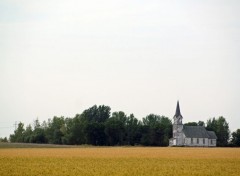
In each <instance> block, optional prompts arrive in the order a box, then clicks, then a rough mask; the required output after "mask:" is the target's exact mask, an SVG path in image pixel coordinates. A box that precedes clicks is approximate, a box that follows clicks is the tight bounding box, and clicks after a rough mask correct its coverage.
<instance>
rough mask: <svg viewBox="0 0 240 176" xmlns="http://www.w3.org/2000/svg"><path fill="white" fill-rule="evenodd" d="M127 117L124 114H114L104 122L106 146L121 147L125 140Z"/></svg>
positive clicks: (120, 112)
mask: <svg viewBox="0 0 240 176" xmlns="http://www.w3.org/2000/svg"><path fill="white" fill-rule="evenodd" d="M126 120H127V116H126V115H125V113H124V112H122V111H119V112H114V113H113V114H112V117H111V118H109V119H108V120H107V121H106V124H105V134H106V136H107V139H108V140H107V143H108V145H123V144H124V140H125V124H126Z"/></svg>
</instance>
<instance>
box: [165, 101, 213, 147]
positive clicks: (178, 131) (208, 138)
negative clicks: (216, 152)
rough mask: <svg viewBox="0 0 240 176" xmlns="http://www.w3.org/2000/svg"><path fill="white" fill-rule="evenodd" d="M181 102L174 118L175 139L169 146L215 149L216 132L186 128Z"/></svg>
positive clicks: (198, 128)
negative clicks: (183, 122) (183, 121)
mask: <svg viewBox="0 0 240 176" xmlns="http://www.w3.org/2000/svg"><path fill="white" fill-rule="evenodd" d="M182 119H183V117H182V115H181V112H180V107H179V102H177V108H176V113H175V115H174V117H173V120H174V122H173V138H171V139H170V140H169V146H196V147H215V146H216V143H217V136H216V134H215V132H214V131H207V130H206V129H205V127H203V126H184V125H183V124H182Z"/></svg>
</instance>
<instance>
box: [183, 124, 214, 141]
mask: <svg viewBox="0 0 240 176" xmlns="http://www.w3.org/2000/svg"><path fill="white" fill-rule="evenodd" d="M183 133H184V134H185V136H186V137H188V138H209V139H217V136H216V135H215V133H214V132H213V131H207V130H206V129H205V127H203V126H184V127H183Z"/></svg>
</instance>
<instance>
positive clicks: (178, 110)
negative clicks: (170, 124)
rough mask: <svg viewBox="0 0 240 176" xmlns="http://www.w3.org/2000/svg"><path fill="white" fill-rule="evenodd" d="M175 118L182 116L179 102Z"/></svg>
mask: <svg viewBox="0 0 240 176" xmlns="http://www.w3.org/2000/svg"><path fill="white" fill-rule="evenodd" d="M174 116H175V117H178V116H182V115H181V112H180V106H179V101H178V102H177V108H176V113H175V115H174Z"/></svg>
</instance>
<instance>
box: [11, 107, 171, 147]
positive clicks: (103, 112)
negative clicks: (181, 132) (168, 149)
mask: <svg viewBox="0 0 240 176" xmlns="http://www.w3.org/2000/svg"><path fill="white" fill-rule="evenodd" d="M171 136H172V122H171V120H170V119H169V118H167V117H164V116H158V115H154V114H150V115H148V116H147V117H145V118H143V119H142V121H140V120H138V119H137V118H135V117H134V115H133V114H130V115H129V116H128V115H126V114H125V113H124V112H122V111H119V112H113V113H112V114H111V109H110V107H109V106H104V105H102V106H96V105H95V106H93V107H91V108H89V109H87V110H85V111H83V112H82V113H81V114H77V115H76V116H75V117H74V118H64V117H56V116H55V117H53V118H52V119H49V120H48V121H47V122H46V121H44V122H43V123H42V124H40V122H39V121H38V120H35V121H34V125H33V127H32V126H31V125H28V126H27V127H26V128H24V124H23V123H19V124H18V128H17V129H16V130H15V131H14V134H12V135H10V141H11V142H24V143H49V144H71V145H75V144H90V145H98V146H102V145H109V146H114V145H147V146H167V145H168V140H169V138H170V137H171Z"/></svg>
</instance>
